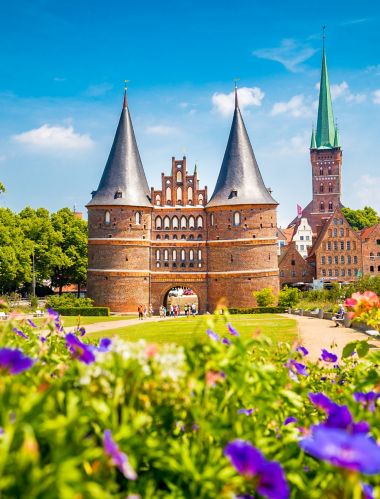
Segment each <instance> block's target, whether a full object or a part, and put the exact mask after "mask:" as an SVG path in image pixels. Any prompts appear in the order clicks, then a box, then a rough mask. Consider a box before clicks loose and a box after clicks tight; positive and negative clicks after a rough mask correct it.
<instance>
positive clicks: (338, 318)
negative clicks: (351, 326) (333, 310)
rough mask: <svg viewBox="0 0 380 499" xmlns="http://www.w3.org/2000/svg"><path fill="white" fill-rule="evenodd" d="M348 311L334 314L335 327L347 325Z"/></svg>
mask: <svg viewBox="0 0 380 499" xmlns="http://www.w3.org/2000/svg"><path fill="white" fill-rule="evenodd" d="M345 317H346V313H344V314H342V315H334V316H333V318H332V320H333V321H334V322H335V327H339V326H345Z"/></svg>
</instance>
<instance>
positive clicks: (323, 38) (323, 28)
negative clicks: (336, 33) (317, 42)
mask: <svg viewBox="0 0 380 499" xmlns="http://www.w3.org/2000/svg"><path fill="white" fill-rule="evenodd" d="M325 40H326V26H322V48H323V50H325Z"/></svg>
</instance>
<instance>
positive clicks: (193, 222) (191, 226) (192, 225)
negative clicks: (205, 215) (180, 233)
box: [189, 216, 195, 230]
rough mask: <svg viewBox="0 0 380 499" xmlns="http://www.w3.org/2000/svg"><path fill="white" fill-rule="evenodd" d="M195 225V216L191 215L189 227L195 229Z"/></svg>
mask: <svg viewBox="0 0 380 499" xmlns="http://www.w3.org/2000/svg"><path fill="white" fill-rule="evenodd" d="M194 227H195V218H194V217H193V216H191V217H189V229H190V230H193V229H194Z"/></svg>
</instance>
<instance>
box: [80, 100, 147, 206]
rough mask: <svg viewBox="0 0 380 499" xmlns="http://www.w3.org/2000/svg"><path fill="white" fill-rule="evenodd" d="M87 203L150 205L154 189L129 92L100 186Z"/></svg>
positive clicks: (95, 204) (101, 204)
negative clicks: (137, 131) (147, 171)
mask: <svg viewBox="0 0 380 499" xmlns="http://www.w3.org/2000/svg"><path fill="white" fill-rule="evenodd" d="M87 206H138V207H150V206H151V201H150V190H149V187H148V182H147V180H146V176H145V172H144V167H143V165H142V162H141V158H140V153H139V150H138V147H137V142H136V137H135V133H134V130H133V125H132V120H131V115H130V113H129V108H128V101H127V96H126V92H125V93H124V102H123V110H122V112H121V116H120V120H119V124H118V127H117V130H116V134H115V138H114V141H113V144H112V148H111V152H110V155H109V157H108V161H107V164H106V166H105V168H104V171H103V175H102V178H101V180H100V183H99V187H98V189H97V190H96V191H94V192H93V197H92V199H91V201H90V202H89V203H88V205H87Z"/></svg>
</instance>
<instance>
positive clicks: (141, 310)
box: [137, 303, 153, 321]
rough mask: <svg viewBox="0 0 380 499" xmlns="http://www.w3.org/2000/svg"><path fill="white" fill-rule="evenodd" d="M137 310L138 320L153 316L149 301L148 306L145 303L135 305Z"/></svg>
mask: <svg viewBox="0 0 380 499" xmlns="http://www.w3.org/2000/svg"><path fill="white" fill-rule="evenodd" d="M137 312H138V314H139V320H141V321H142V320H143V319H147V318H148V317H153V307H152V304H151V303H150V305H149V308H148V307H147V306H146V305H141V304H140V305H139V306H138V307H137Z"/></svg>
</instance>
